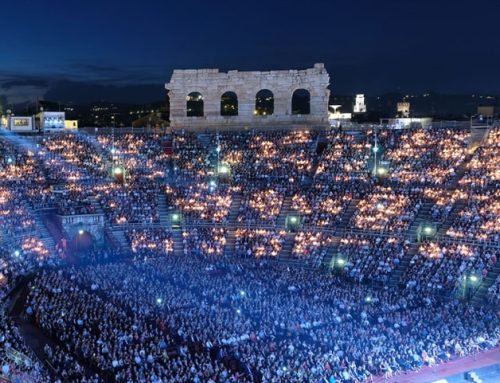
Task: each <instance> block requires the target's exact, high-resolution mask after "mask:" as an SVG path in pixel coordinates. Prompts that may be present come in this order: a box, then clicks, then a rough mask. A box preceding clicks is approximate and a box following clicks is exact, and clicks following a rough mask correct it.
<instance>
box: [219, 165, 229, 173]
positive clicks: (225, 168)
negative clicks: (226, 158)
mask: <svg viewBox="0 0 500 383" xmlns="http://www.w3.org/2000/svg"><path fill="white" fill-rule="evenodd" d="M219 173H220V174H228V173H229V166H227V165H221V166H219Z"/></svg>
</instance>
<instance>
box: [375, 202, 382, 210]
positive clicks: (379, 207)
mask: <svg viewBox="0 0 500 383" xmlns="http://www.w3.org/2000/svg"><path fill="white" fill-rule="evenodd" d="M377 209H378V210H384V204H383V203H380V202H379V203H378V204H377Z"/></svg>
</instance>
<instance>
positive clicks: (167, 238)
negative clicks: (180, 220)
mask: <svg viewBox="0 0 500 383" xmlns="http://www.w3.org/2000/svg"><path fill="white" fill-rule="evenodd" d="M126 236H127V240H128V243H129V246H130V249H131V250H132V252H133V253H134V254H135V255H136V257H138V258H143V257H148V256H149V257H151V256H153V257H154V256H161V255H163V256H165V255H169V254H171V253H173V251H174V242H173V239H172V233H171V232H170V231H169V230H166V229H162V228H146V229H131V230H129V231H127V233H126Z"/></svg>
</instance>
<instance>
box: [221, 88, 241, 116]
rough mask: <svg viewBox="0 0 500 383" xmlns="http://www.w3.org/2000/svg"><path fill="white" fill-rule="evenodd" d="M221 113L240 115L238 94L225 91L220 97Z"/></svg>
mask: <svg viewBox="0 0 500 383" xmlns="http://www.w3.org/2000/svg"><path fill="white" fill-rule="evenodd" d="M220 115H221V116H237V115H238V96H237V95H236V93H234V92H229V91H228V92H224V93H223V94H222V96H221V97H220Z"/></svg>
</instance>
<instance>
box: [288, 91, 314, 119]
mask: <svg viewBox="0 0 500 383" xmlns="http://www.w3.org/2000/svg"><path fill="white" fill-rule="evenodd" d="M292 114H311V92H309V91H308V90H307V89H304V88H299V89H295V91H294V92H293V93H292Z"/></svg>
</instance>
